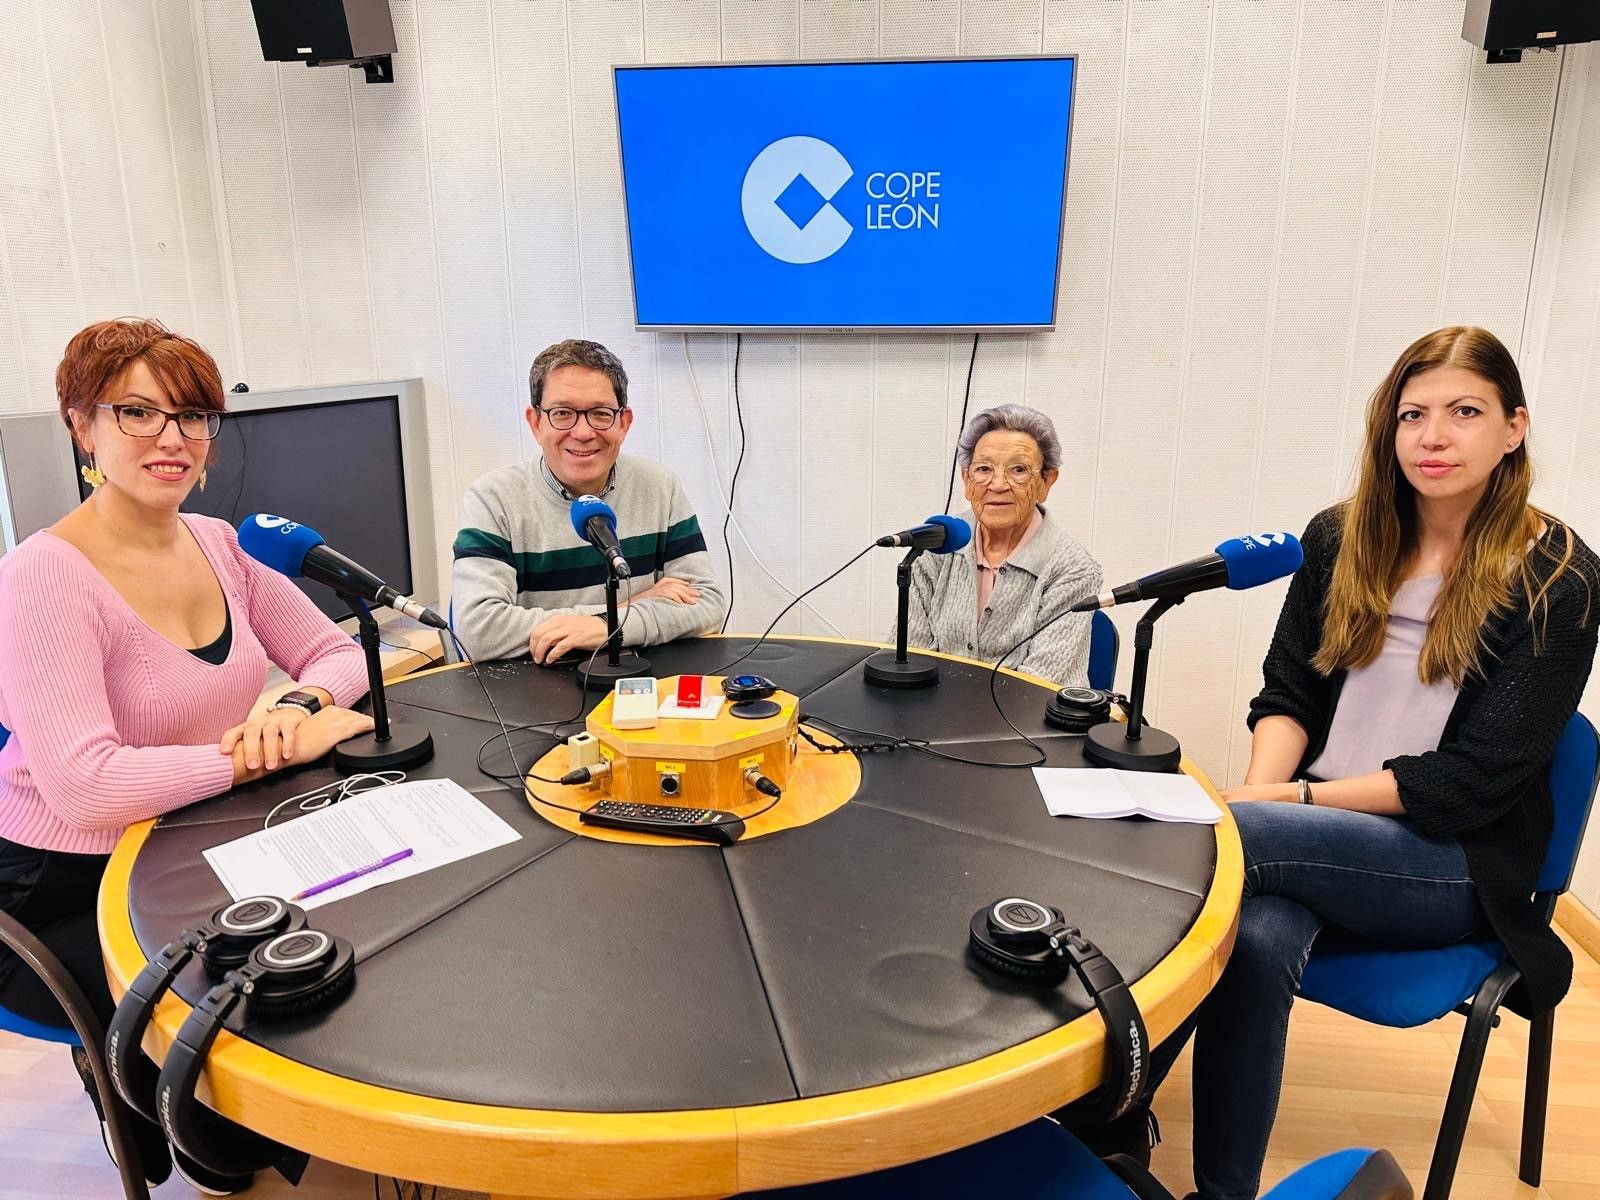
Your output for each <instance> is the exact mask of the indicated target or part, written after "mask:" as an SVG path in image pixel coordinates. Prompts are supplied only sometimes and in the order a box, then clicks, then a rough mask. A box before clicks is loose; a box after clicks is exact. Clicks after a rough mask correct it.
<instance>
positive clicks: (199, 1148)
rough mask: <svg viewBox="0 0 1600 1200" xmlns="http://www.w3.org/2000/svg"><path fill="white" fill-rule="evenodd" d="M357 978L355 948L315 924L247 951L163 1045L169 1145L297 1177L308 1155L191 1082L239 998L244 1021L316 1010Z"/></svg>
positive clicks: (227, 1163)
mask: <svg viewBox="0 0 1600 1200" xmlns="http://www.w3.org/2000/svg"><path fill="white" fill-rule="evenodd" d="M355 982H356V959H355V948H354V947H353V946H351V944H350V943H349V942H348V941H346V940H345V939H344V938H342V937H337V936H335V935H333V934H330V933H325V932H323V931H322V930H320V929H308V928H300V929H296V930H293V931H291V932H288V933H280V934H278V935H277V936H276V937H274V938H271V939H270V940H268V941H265V942H262V943H260V944H259V945H257V946H256V947H255V949H253V950H252V951H250V956H249V958H248V959H247V960H246V961H245V962H244V963H243V964H242V965H241V966H239V967H237V968H235V969H234V970H231V971H229V972H227V973H226V974H225V975H224V976H223V977H222V981H221V982H220V983H218V984H217V985H216V986H215V987H213V988H212V989H211V990H210V991H209V992H207V993H206V994H205V997H204V998H203V999H202V1000H201V1001H200V1003H198V1004H196V1005H195V1006H194V1009H193V1011H191V1012H190V1013H189V1016H188V1019H187V1020H185V1021H184V1023H183V1026H182V1028H180V1029H179V1030H178V1036H177V1039H176V1040H175V1041H174V1042H173V1043H172V1048H171V1049H170V1050H169V1051H167V1060H166V1062H165V1063H163V1064H162V1066H161V1075H160V1077H159V1078H158V1079H157V1081H156V1112H157V1113H158V1115H159V1116H160V1119H161V1127H162V1129H164V1130H165V1131H166V1134H167V1137H168V1138H169V1139H171V1141H172V1144H173V1145H174V1146H176V1147H177V1148H178V1149H179V1150H182V1151H183V1152H184V1153H185V1154H187V1155H188V1156H189V1157H190V1158H192V1159H194V1160H195V1161H196V1162H197V1163H199V1164H200V1165H201V1166H202V1167H206V1168H207V1169H209V1170H212V1171H217V1172H219V1173H221V1174H224V1175H244V1174H249V1173H252V1172H255V1171H259V1170H263V1169H264V1168H266V1167H275V1168H277V1170H278V1171H279V1172H280V1173H281V1174H282V1175H283V1176H284V1177H285V1178H286V1179H288V1180H289V1181H290V1182H291V1183H298V1182H299V1181H300V1176H301V1174H302V1173H303V1172H304V1171H305V1168H306V1163H307V1161H308V1159H307V1156H306V1155H305V1154H303V1153H302V1152H300V1151H298V1150H294V1149H291V1148H290V1147H287V1146H283V1145H280V1144H279V1143H277V1142H275V1141H273V1140H272V1139H271V1138H268V1137H265V1136H263V1135H262V1134H259V1133H256V1132H254V1131H253V1130H250V1129H246V1128H245V1127H244V1126H242V1125H237V1124H235V1123H234V1122H232V1121H230V1120H228V1119H227V1118H226V1117H223V1116H221V1115H219V1114H218V1113H216V1112H213V1111H212V1110H211V1109H209V1108H206V1107H205V1106H203V1105H202V1104H200V1103H199V1101H197V1100H196V1099H195V1094H194V1090H195V1085H196V1084H198V1083H199V1081H200V1069H201V1067H203V1066H204V1065H205V1059H206V1055H207V1054H208V1053H210V1051H211V1045H212V1043H213V1042H215V1041H216V1040H217V1034H218V1033H219V1032H221V1030H222V1025H223V1022H224V1021H225V1020H226V1019H227V1017H228V1014H229V1013H231V1012H232V1011H233V1010H234V1008H235V1007H237V1006H239V1005H240V1004H243V1006H244V1009H243V1014H244V1021H245V1023H246V1024H249V1023H250V1022H251V1021H254V1020H257V1019H262V1020H269V1021H270V1020H281V1019H284V1018H287V1017H292V1016H300V1015H303V1014H306V1013H311V1012H315V1011H316V1010H318V1009H320V1008H324V1007H326V1006H328V1005H331V1004H335V1003H337V1002H338V1001H340V1000H342V999H343V998H344V997H345V996H346V995H348V994H349V993H350V991H351V989H352V988H353V987H354V986H355Z"/></svg>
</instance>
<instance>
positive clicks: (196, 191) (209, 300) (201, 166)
mask: <svg viewBox="0 0 1600 1200" xmlns="http://www.w3.org/2000/svg"><path fill="white" fill-rule="evenodd" d="M152 8H153V11H154V12H155V20H156V34H157V48H158V52H159V53H158V58H157V62H158V64H159V68H160V76H161V90H162V100H163V102H164V107H165V118H166V135H167V145H168V149H169V152H170V161H171V169H172V177H173V184H174V187H175V189H176V195H177V203H178V213H179V217H180V219H181V221H182V223H183V228H182V233H181V237H182V242H181V252H182V254H183V256H184V270H185V278H186V281H187V283H188V287H189V293H190V296H191V298H192V301H193V305H194V315H193V316H192V317H191V318H188V319H187V320H186V321H185V323H184V324H183V326H182V328H183V331H184V332H185V333H187V334H189V335H190V336H191V337H193V338H194V339H195V340H196V341H198V342H199V343H200V344H201V345H202V346H204V347H205V348H206V349H207V350H209V351H211V353H212V355H213V356H214V357H215V358H216V360H217V364H218V366H220V367H221V369H222V375H223V378H224V380H229V379H232V378H234V377H235V376H236V373H237V371H238V369H239V363H238V361H237V359H238V354H237V352H236V346H235V332H236V328H237V326H236V318H237V314H236V313H235V312H234V308H233V297H232V294H231V292H230V289H229V286H228V284H227V281H226V273H225V270H224V251H225V248H224V247H223V246H222V245H220V244H219V242H218V236H217V231H218V229H219V227H220V221H219V217H220V215H221V209H220V203H221V197H220V196H217V195H215V194H214V189H213V188H212V183H211V166H212V156H211V154H210V151H209V149H208V146H207V142H206V124H207V121H208V120H209V119H210V113H209V112H208V111H207V109H206V107H205V104H204V102H203V100H202V91H203V89H202V87H201V82H200V66H201V64H200V61H199V57H198V55H197V54H196V40H195V39H196V28H195V22H194V12H195V10H194V6H193V5H192V4H191V3H190V0H153V4H152ZM146 66H148V64H146Z"/></svg>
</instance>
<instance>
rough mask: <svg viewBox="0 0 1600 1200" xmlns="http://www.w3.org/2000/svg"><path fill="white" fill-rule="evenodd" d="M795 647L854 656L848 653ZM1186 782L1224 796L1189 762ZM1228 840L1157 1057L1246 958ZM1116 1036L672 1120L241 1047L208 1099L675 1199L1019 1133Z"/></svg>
mask: <svg viewBox="0 0 1600 1200" xmlns="http://www.w3.org/2000/svg"><path fill="white" fill-rule="evenodd" d="M784 640H787V641H792V640H808V641H822V642H828V643H830V644H834V645H838V644H841V640H840V639H833V638H815V637H805V638H796V637H785V639H784ZM845 644H851V645H861V646H877V645H879V643H873V642H849V643H845ZM929 653H932V652H929ZM937 657H940V658H947V659H950V660H952V661H957V662H963V663H968V664H971V665H976V666H980V667H982V666H989V665H992V664H986V663H981V662H976V661H975V660H972V659H964V658H960V657H959V656H956V655H947V654H939V655H937ZM464 665H466V664H462V663H455V664H450V665H448V666H445V667H439V668H435V669H434V670H433V671H424V672H419V673H418V674H416V675H413V676H408V677H407V680H410V679H417V678H421V677H422V676H424V675H428V674H433V673H435V672H436V671H444V670H455V669H457V668H458V667H460V666H464ZM1002 670H1003V671H1004V672H1005V673H1006V674H1010V675H1014V676H1015V677H1017V678H1019V679H1023V680H1026V681H1027V682H1030V683H1035V684H1038V685H1040V686H1044V687H1049V688H1054V687H1055V684H1053V683H1051V682H1050V681H1048V680H1044V679H1040V678H1038V677H1036V676H1031V675H1028V674H1026V673H1024V672H1016V671H1011V670H1010V669H1009V668H1002ZM1183 770H1184V771H1185V773H1187V774H1189V775H1190V776H1192V777H1194V778H1196V779H1198V780H1200V781H1201V783H1202V784H1203V785H1204V786H1205V787H1206V788H1207V790H1208V791H1210V792H1211V793H1212V795H1213V796H1215V795H1216V792H1215V789H1214V788H1213V787H1212V785H1211V784H1210V782H1209V781H1208V780H1206V778H1205V776H1204V775H1203V774H1201V773H1200V772H1199V770H1198V769H1197V768H1195V766H1194V764H1193V763H1192V762H1190V761H1189V760H1188V759H1185V760H1184V762H1183ZM1219 803H1220V801H1219ZM154 825H155V822H154V821H153V820H151V821H142V822H139V823H138V824H136V825H133V826H130V827H129V829H128V830H127V831H126V833H124V835H123V837H122V838H121V839H120V840H119V841H118V843H117V846H116V849H115V850H114V851H113V853H112V855H111V858H110V860H109V862H108V864H107V867H106V872H105V876H104V878H103V880H102V882H101V887H100V895H99V902H98V906H97V921H98V925H99V931H100V942H101V947H102V953H103V956H104V960H105V964H106V975H107V979H108V981H109V982H110V985H111V991H112V994H113V996H115V997H120V996H121V995H122V994H123V993H124V992H125V991H126V990H127V988H128V985H129V983H130V982H131V981H132V979H133V977H134V976H135V975H136V974H137V973H138V972H139V971H140V970H141V969H142V968H143V967H144V965H145V962H146V957H145V954H144V952H143V950H142V949H141V948H140V947H139V943H138V939H137V938H136V937H135V936H134V932H133V924H132V920H131V918H130V916H129V914H128V906H127V890H128V882H129V877H130V874H131V872H132V868H133V863H134V859H135V858H136V857H137V855H138V852H139V850H140V848H141V847H142V846H143V845H144V842H145V840H146V839H147V838H148V837H149V834H150V831H151V829H152V828H153V827H154ZM1215 831H1216V854H1217V863H1216V869H1215V871H1214V873H1213V876H1212V881H1211V887H1210V889H1209V890H1208V892H1207V894H1206V899H1205V902H1204V904H1203V905H1202V906H1201V910H1200V912H1199V914H1198V915H1197V917H1196V919H1195V921H1194V924H1193V925H1191V926H1190V928H1189V930H1188V931H1187V932H1186V933H1185V935H1184V937H1183V939H1182V940H1181V941H1180V942H1179V943H1178V945H1177V946H1175V947H1174V948H1173V950H1172V951H1171V952H1169V953H1168V954H1167V955H1166V957H1164V958H1163V959H1162V960H1161V962H1160V963H1158V964H1157V965H1156V966H1155V968H1154V969H1152V970H1151V971H1150V972H1149V973H1147V974H1146V975H1145V976H1144V977H1143V978H1141V979H1140V980H1138V981H1137V982H1136V983H1135V984H1134V985H1133V989H1132V990H1133V995H1134V998H1135V999H1136V1000H1137V1002H1138V1004H1139V1008H1140V1010H1141V1012H1142V1013H1143V1014H1144V1018H1145V1022H1146V1025H1147V1028H1148V1031H1149V1034H1150V1038H1151V1041H1152V1044H1159V1043H1160V1042H1161V1041H1162V1040H1163V1039H1164V1038H1165V1037H1166V1036H1167V1035H1168V1034H1170V1033H1171V1032H1172V1031H1173V1030H1174V1029H1175V1028H1177V1026H1178V1025H1179V1023H1181V1021H1182V1020H1183V1019H1184V1017H1186V1016H1187V1015H1188V1014H1189V1013H1190V1012H1192V1011H1193V1009H1194V1008H1195V1007H1196V1005H1197V1004H1198V1003H1199V1001H1200V999H1201V998H1203V997H1204V996H1205V994H1206V993H1207V992H1209V991H1210V989H1211V988H1212V986H1214V984H1215V982H1216V980H1217V978H1218V976H1219V975H1220V974H1221V971H1222V967H1223V965H1224V964H1225V963H1226V961H1227V956H1228V952H1229V951H1230V950H1231V948H1232V944H1233V937H1234V933H1235V930H1236V927H1237V921H1238V908H1239V897H1240V893H1241V890H1242V887H1243V880H1244V863H1243V854H1242V851H1241V849H1240V845H1239V839H1238V834H1237V830H1236V828H1235V826H1234V823H1233V820H1232V817H1231V815H1229V814H1228V812H1227V809H1226V806H1223V815H1222V819H1221V820H1220V821H1219V822H1218V824H1217V825H1216V826H1215ZM174 932H176V930H175V931H174ZM189 1011H190V1009H189V1005H188V1004H186V1003H185V1002H184V1001H182V1000H181V999H179V998H178V997H176V996H174V995H172V994H170V993H169V994H168V995H167V996H166V997H165V998H164V999H163V1000H162V1002H161V1004H160V1005H158V1006H157V1008H156V1011H155V1014H154V1018H153V1020H152V1021H151V1025H150V1028H149V1030H148V1032H147V1033H146V1037H145V1049H146V1052H147V1053H149V1054H150V1055H151V1056H152V1057H153V1058H155V1059H156V1061H158V1062H160V1061H162V1060H163V1059H164V1058H165V1056H166V1053H167V1050H168V1048H169V1047H170V1046H171V1044H172V1042H173V1040H174V1038H175V1037H176V1035H177V1031H178V1029H179V1027H180V1026H181V1025H182V1024H183V1021H184V1019H185V1018H186V1017H187V1016H188V1014H189ZM1102 1029H1103V1026H1102V1023H1101V1020H1100V1017H1099V1015H1098V1014H1095V1013H1089V1014H1086V1015H1085V1016H1082V1017H1080V1018H1078V1019H1077V1020H1075V1021H1073V1022H1071V1023H1070V1024H1068V1025H1064V1026H1061V1027H1060V1028H1058V1029H1054V1030H1051V1031H1050V1032H1049V1033H1046V1034H1043V1035H1041V1036H1039V1037H1037V1038H1033V1039H1030V1040H1029V1041H1027V1042H1023V1043H1020V1044H1018V1045H1016V1046H1010V1047H1007V1048H1006V1049H1004V1050H1001V1051H997V1052H996V1053H994V1054H990V1055H986V1056H984V1057H983V1058H979V1059H975V1060H973V1061H972V1062H968V1063H963V1064H960V1065H959V1066H955V1067H948V1068H945V1069H943V1070H939V1071H934V1072H931V1073H929V1074H927V1075H922V1076H918V1077H916V1078H913V1079H905V1080H897V1081H895V1082H892V1083H886V1084H878V1085H875V1086H872V1087H867V1088H859V1089H856V1090H853V1091H850V1092H842V1093H837V1094H835V1095H829V1096H818V1097H812V1098H808V1099H799V1100H785V1101H776V1102H773V1103H771V1104H760V1105H748V1106H740V1107H730V1108H714V1109H696V1110H685V1111H674V1112H660V1113H587V1112H568V1111H559V1110H547V1109H524V1108H508V1107H502V1106H494V1105H482V1104H472V1103H467V1102H464V1101H456V1100H443V1099H438V1098H435V1097H427V1096H418V1095H414V1094H412V1093H408V1092H400V1091H396V1090H393V1089H389V1088H384V1087H379V1086H377V1085H374V1084H368V1083H362V1082H359V1081H357V1080H352V1079H347V1078H345V1077H343V1076H340V1075H335V1074H333V1073H331V1072H327V1071H323V1070H320V1069H318V1068H315V1067H309V1066H306V1065H304V1064H302V1063H297V1062H293V1061H291V1060H289V1059H285V1058H282V1057H281V1056H279V1055H277V1054H275V1053H273V1052H271V1051H269V1050H267V1049H265V1048H264V1047H261V1046H258V1045H256V1044H255V1043H253V1042H249V1041H246V1040H244V1039H242V1038H239V1037H236V1036H234V1035H232V1034H229V1033H227V1032H223V1033H222V1034H220V1035H219V1036H218V1038H217V1042H216V1045H215V1046H214V1047H213V1049H212V1052H211V1055H210V1056H209V1058H208V1060H207V1065H206V1069H205V1071H204V1072H203V1075H202V1080H201V1087H200V1095H201V1097H202V1099H204V1100H206V1101H207V1102H208V1103H210V1104H211V1105H212V1106H213V1107H214V1108H216V1109H217V1110H218V1111H219V1112H221V1113H223V1114H224V1115H226V1116H228V1117H231V1118H233V1119H234V1120H237V1121H239V1122H241V1123H243V1124H245V1125H248V1126H249V1127H250V1128H252V1129H255V1130H258V1131H259V1132H261V1133H263V1134H265V1135H267V1136H269V1137H272V1138H276V1139H277V1140H279V1141H283V1142H285V1143H287V1144H289V1145H293V1146H295V1147H297V1148H299V1149H301V1150H304V1151H306V1152H307V1153H310V1154H313V1155H316V1156H317V1157H319V1158H325V1159H329V1160H331V1161H334V1162H339V1163H343V1164H345V1165H347V1166H351V1167H354V1168H356V1169H358V1170H364V1171H373V1172H376V1173H379V1174H387V1175H396V1176H400V1177H403V1178H409V1179H416V1180H423V1181H428V1182H438V1183H441V1184H448V1185H450V1186H454V1187H459V1188H470V1189H476V1190H480V1191H488V1192H493V1193H497V1194H503V1195H509V1194H518V1195H521V1194H528V1195H532V1194H533V1193H534V1192H535V1191H536V1192H537V1193H538V1194H539V1195H540V1196H546V1197H561V1198H564V1197H574V1198H580V1197H581V1198H591V1200H600V1198H610V1197H616V1198H622V1197H636V1198H638V1200H671V1198H675V1197H703V1196H708V1195H718V1194H732V1193H734V1192H738V1191H745V1190H751V1189H756V1188H763V1187H776V1186H782V1185H792V1184H799V1183H805V1182H811V1181H815V1180H822V1179H830V1178H838V1177H841V1176H846V1175H852V1174H858V1173H860V1172H863V1171H869V1170H877V1169H881V1168H884V1167H890V1166H897V1165H899V1164H901V1163H905V1162H911V1161H915V1160H917V1159H921V1158H926V1157H929V1156H931V1155H934V1154H939V1153H943V1152H945V1151H949V1150H954V1149H958V1148H959V1147H961V1146H964V1145H969V1144H971V1143H973V1142H975V1141H979V1140H982V1139H983V1138H985V1137H989V1136H993V1135H995V1134H999V1133H1002V1132H1004V1131H1006V1130H1008V1129H1013V1128H1016V1127H1017V1126H1019V1125H1022V1124H1024V1123H1026V1122H1027V1121H1029V1120H1031V1119H1033V1118H1035V1117H1037V1116H1039V1115H1040V1114H1042V1113H1044V1112H1047V1111H1049V1110H1050V1109H1052V1108H1055V1107H1057V1106H1059V1105H1060V1104H1061V1103H1063V1102H1065V1101H1066V1100H1067V1099H1070V1098H1072V1097H1075V1096H1078V1095H1082V1094H1084V1093H1085V1092H1086V1091H1088V1090H1089V1088H1090V1087H1092V1086H1093V1083H1094V1082H1095V1081H1096V1080H1098V1078H1099V1077H1100V1075H1101V1073H1102V1071H1103V1067H1104V1044H1103V1033H1102ZM313 1097H314V1100H313V1099H311V1098H313ZM330 1118H332V1119H330ZM469 1139H470V1140H469ZM446 1167H447V1168H448V1169H447V1170H443V1171H442V1170H441V1168H446Z"/></svg>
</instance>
